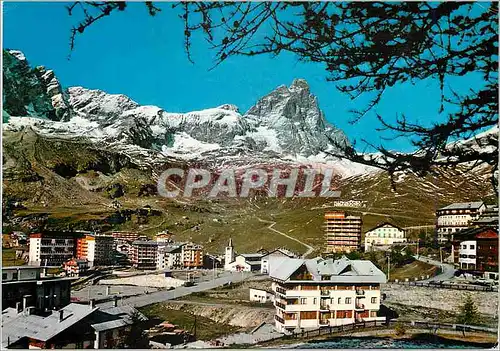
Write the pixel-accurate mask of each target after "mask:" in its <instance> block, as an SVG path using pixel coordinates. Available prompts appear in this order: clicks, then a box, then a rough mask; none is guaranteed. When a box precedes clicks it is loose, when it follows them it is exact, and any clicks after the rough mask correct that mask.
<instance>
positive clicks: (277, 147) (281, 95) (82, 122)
mask: <svg viewBox="0 0 500 351" xmlns="http://www.w3.org/2000/svg"><path fill="white" fill-rule="evenodd" d="M6 54H7V55H9V57H8V58H9V60H10V61H9V62H10V65H9V67H8V68H9V69H10V71H9V74H14V75H16V74H17V75H20V76H23V77H24V76H28V75H30V74H31V72H29V71H28V70H26V67H25V66H26V65H27V61H26V59H25V58H24V55H22V53H20V52H14V53H12V52H11V53H5V52H4V56H5V55H6ZM21 60H23V61H22V64H18V62H20V61H21ZM16 65H17V66H19V67H23V69H24V71H20V70H19V69H18V68H17V66H16ZM29 79H31V80H33V81H35V80H36V82H35V83H37V84H39V85H40V86H41V87H42V88H44V89H45V93H44V94H45V96H40V98H41V99H46V100H48V101H50V102H51V104H52V109H53V111H51V112H50V117H49V118H46V117H45V115H42V114H40V113H36V111H34V112H33V113H30V112H29V111H28V112H22V111H23V110H22V109H21V110H17V111H9V110H8V106H7V109H6V112H7V113H8V115H9V116H15V117H10V120H9V123H8V124H7V125H6V127H5V128H6V129H10V130H17V129H20V128H23V127H25V126H29V127H30V128H33V129H34V130H35V131H37V132H38V133H42V134H45V135H54V136H58V137H66V138H71V137H79V138H81V137H86V138H89V139H91V140H94V141H97V142H99V143H102V145H103V146H106V145H107V146H113V147H117V146H120V149H121V150H126V149H127V147H130V148H132V149H134V150H137V147H139V148H143V149H147V150H156V152H160V153H163V154H164V155H167V156H169V157H177V158H181V159H189V160H193V159H196V160H200V159H201V160H204V159H205V160H206V159H210V160H211V161H214V162H218V161H217V160H221V162H226V161H227V160H228V158H229V159H231V160H233V161H235V160H238V159H239V160H245V161H242V162H246V160H247V159H254V160H260V161H261V162H266V161H265V160H271V161H272V160H277V159H279V160H282V161H283V162H288V161H286V160H295V162H298V160H308V159H310V160H313V161H311V162H314V163H317V162H318V161H320V162H321V161H323V162H325V163H329V162H338V160H336V159H334V158H331V157H330V156H328V155H327V154H325V152H328V151H332V150H334V149H335V146H334V143H332V140H334V141H337V142H342V143H348V140H347V137H346V136H345V135H344V133H343V132H342V131H341V130H339V129H337V128H336V127H334V126H333V125H331V124H329V123H328V122H327V121H326V120H325V116H324V114H323V112H322V111H321V109H320V108H319V104H318V99H317V98H316V96H314V95H313V94H312V93H311V91H310V87H309V84H308V83H307V81H305V80H304V79H295V80H294V81H293V82H292V84H291V85H290V86H286V85H282V86H279V87H277V88H276V89H274V90H273V91H271V92H270V93H269V94H267V95H265V96H264V97H262V98H261V99H259V100H258V101H257V103H256V104H255V105H254V106H253V107H251V108H250V109H249V110H248V112H246V113H245V114H244V115H242V114H240V112H239V109H238V107H237V106H235V105H231V104H224V105H221V106H218V107H214V108H207V109H204V110H200V111H192V112H188V113H175V112H167V111H165V110H164V109H162V108H160V107H157V106H142V105H140V104H138V103H137V102H135V101H133V100H132V99H130V98H129V97H127V96H126V95H122V94H108V93H106V92H104V91H102V90H93V89H87V88H84V87H79V86H76V87H70V88H68V89H66V90H63V89H62V88H61V86H60V84H59V81H58V80H57V78H56V77H55V75H54V72H53V71H50V70H46V69H45V68H43V67H41V68H39V71H38V74H36V75H34V76H29ZM7 89H9V87H7ZM41 95H43V94H41ZM30 98H31V97H29V96H27V97H23V99H24V100H23V102H24V101H26V102H25V103H26V104H27V106H29V100H30ZM44 101H45V100H44ZM18 111H21V112H22V113H18ZM44 113H45V112H44ZM29 117H37V118H29ZM40 117H41V118H40ZM263 160H264V161H263Z"/></svg>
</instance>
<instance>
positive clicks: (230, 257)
mask: <svg viewBox="0 0 500 351" xmlns="http://www.w3.org/2000/svg"><path fill="white" fill-rule="evenodd" d="M231 262H234V247H233V239H232V238H229V243H228V245H227V246H226V254H225V256H224V266H227V265H228V264H230V263H231Z"/></svg>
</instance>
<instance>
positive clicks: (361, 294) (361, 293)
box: [356, 289, 365, 297]
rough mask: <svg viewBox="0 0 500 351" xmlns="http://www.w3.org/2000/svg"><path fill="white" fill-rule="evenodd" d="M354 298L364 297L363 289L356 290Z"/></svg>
mask: <svg viewBox="0 0 500 351" xmlns="http://www.w3.org/2000/svg"><path fill="white" fill-rule="evenodd" d="M356 296H358V297H364V296H365V291H364V290H363V289H356Z"/></svg>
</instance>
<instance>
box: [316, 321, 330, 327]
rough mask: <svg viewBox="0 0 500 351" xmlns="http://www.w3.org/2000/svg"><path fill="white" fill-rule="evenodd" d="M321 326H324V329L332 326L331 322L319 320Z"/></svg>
mask: <svg viewBox="0 0 500 351" xmlns="http://www.w3.org/2000/svg"><path fill="white" fill-rule="evenodd" d="M319 325H320V326H322V327H324V326H327V325H330V321H329V320H328V319H320V320H319Z"/></svg>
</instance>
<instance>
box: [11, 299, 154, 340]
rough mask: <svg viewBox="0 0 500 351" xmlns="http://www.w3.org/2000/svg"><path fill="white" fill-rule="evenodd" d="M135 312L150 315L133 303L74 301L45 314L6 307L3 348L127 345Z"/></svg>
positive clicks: (139, 318)
mask: <svg viewBox="0 0 500 351" xmlns="http://www.w3.org/2000/svg"><path fill="white" fill-rule="evenodd" d="M134 314H135V315H136V316H138V320H139V321H144V320H146V319H147V318H146V317H145V316H144V315H142V314H141V313H140V312H138V311H137V310H136V309H134V308H133V307H131V306H119V307H118V306H115V307H110V308H104V309H101V308H98V307H94V306H93V305H92V304H91V305H83V304H75V303H71V304H68V305H67V306H64V307H63V308H61V309H59V310H58V311H50V312H48V313H45V314H36V313H34V311H33V310H32V309H29V308H28V309H16V308H7V309H5V310H3V312H2V321H3V322H4V324H3V328H2V336H3V338H2V349H3V350H5V349H19V348H23V349H51V348H65V349H105V348H125V347H126V346H127V345H125V341H126V337H127V333H128V332H129V331H130V328H131V325H132V323H133V320H132V315H134Z"/></svg>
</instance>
